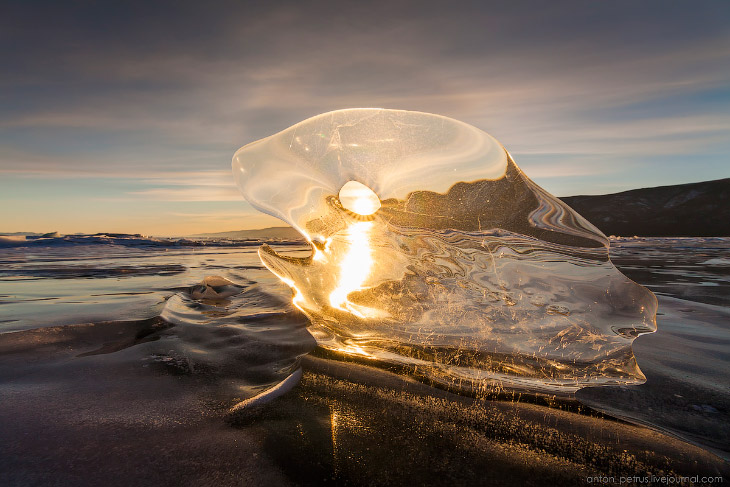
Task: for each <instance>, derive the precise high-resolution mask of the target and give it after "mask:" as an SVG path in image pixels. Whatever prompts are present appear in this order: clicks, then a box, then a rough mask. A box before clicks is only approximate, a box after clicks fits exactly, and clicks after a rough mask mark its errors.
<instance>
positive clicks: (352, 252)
mask: <svg viewBox="0 0 730 487" xmlns="http://www.w3.org/2000/svg"><path fill="white" fill-rule="evenodd" d="M372 227H373V222H371V221H365V222H355V223H353V224H352V225H350V227H349V228H348V229H347V236H346V238H347V242H348V243H349V244H350V246H349V249H348V251H347V254H346V255H345V256H344V257H343V259H342V261H341V262H340V279H339V283H338V286H337V288H335V290H334V291H332V293H331V294H330V304H331V305H332V306H333V307H335V308H337V309H341V310H342V311H347V312H349V313H352V314H354V315H356V316H359V317H361V318H364V317H365V314H364V309H363V308H362V307H361V306H357V305H355V304H353V303H350V302H349V301H348V300H347V295H348V294H350V293H351V292H352V291H356V290H358V289H362V285H363V284H364V283H365V280H366V279H367V277H368V276H369V275H370V270H371V268H372V266H373V255H372V254H373V250H372V248H371V247H370V231H371V230H372Z"/></svg>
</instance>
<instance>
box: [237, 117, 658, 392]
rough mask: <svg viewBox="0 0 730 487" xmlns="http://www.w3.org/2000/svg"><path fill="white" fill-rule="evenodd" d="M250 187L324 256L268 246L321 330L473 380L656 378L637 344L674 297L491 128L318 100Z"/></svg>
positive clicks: (332, 345) (521, 385) (242, 171)
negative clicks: (660, 302) (619, 254)
mask: <svg viewBox="0 0 730 487" xmlns="http://www.w3.org/2000/svg"><path fill="white" fill-rule="evenodd" d="M233 173H234V176H235V180H236V183H237V184H238V186H239V188H240V189H241V191H242V193H243V195H244V197H245V198H246V200H248V202H249V203H250V204H251V205H253V206H254V207H255V208H257V209H258V210H260V211H262V212H264V213H267V214H269V215H273V216H275V217H277V218H280V219H281V220H283V221H285V222H286V223H288V224H289V225H291V226H292V227H294V228H295V229H297V230H298V231H299V232H300V233H301V234H302V235H303V236H304V237H305V238H306V239H307V240H308V241H309V242H311V245H312V255H311V256H310V257H307V258H291V257H288V256H283V255H279V254H277V253H276V252H275V251H274V250H272V249H271V248H270V247H268V246H263V247H262V248H261V249H260V250H259V255H260V257H261V260H262V261H263V263H264V264H265V265H266V267H267V268H268V269H270V270H271V271H272V272H273V273H275V274H276V275H277V276H279V278H281V279H282V280H283V281H284V282H286V283H287V284H288V285H289V286H291V287H292V289H293V291H294V303H295V304H296V306H297V307H298V308H300V309H301V310H302V311H303V312H304V313H305V314H306V315H307V316H308V317H309V319H310V321H311V325H310V331H311V332H312V334H313V335H314V336H315V338H316V339H317V341H318V343H319V344H320V346H322V347H325V348H329V349H332V350H336V351H339V352H343V353H346V354H354V355H359V356H362V357H366V358H371V359H375V360H380V361H385V362H395V363H399V364H404V365H407V366H409V367H412V368H414V369H415V370H416V371H417V373H419V374H423V375H425V376H427V377H429V378H430V379H432V380H435V381H437V382H442V383H446V384H451V385H459V384H462V385H463V384H468V385H470V386H471V387H474V386H476V387H485V388H494V387H509V388H517V389H530V390H537V391H547V392H571V391H574V390H576V389H578V388H580V387H584V386H587V385H602V384H630V383H640V382H643V380H644V376H643V375H642V373H641V371H640V370H639V368H638V366H637V364H636V360H635V358H634V355H633V352H632V349H631V343H632V341H633V340H634V339H635V338H636V337H637V336H638V335H639V334H641V333H647V332H652V331H655V330H656V324H655V315H656V299H655V297H654V295H653V294H652V293H651V292H649V291H648V290H647V289H645V288H643V287H642V286H640V285H638V284H636V283H634V282H632V281H631V280H629V279H628V278H626V277H625V276H624V275H623V274H621V273H620V272H619V271H618V270H617V269H616V268H615V267H614V266H613V264H611V261H610V260H609V256H608V239H607V238H606V237H605V236H604V235H603V234H602V233H601V232H600V231H599V230H598V229H597V228H596V227H594V226H593V225H591V224H590V223H589V222H587V221H586V220H585V219H584V218H582V217H581V216H580V215H579V214H577V213H576V212H575V211H573V210H572V209H571V208H569V207H568V206H567V205H565V204H564V203H563V202H561V201H560V200H559V199H557V198H555V197H553V196H552V195H550V194H549V193H548V192H546V191H545V190H544V189H542V188H540V187H539V186H538V185H536V184H535V183H534V182H532V181H531V180H530V179H528V178H527V176H525V174H524V173H523V172H522V171H521V170H520V169H519V168H518V167H517V165H516V164H515V163H514V161H513V160H512V158H511V156H510V155H509V153H508V152H507V151H506V150H505V149H504V148H503V147H502V145H500V143H499V142H497V140H495V139H494V138H493V137H491V136H490V135H488V134H487V133H485V132H483V131H481V130H479V129H477V128H475V127H473V126H470V125H468V124H466V123H462V122H459V121H457V120H453V119H450V118H446V117H443V116H439V115H433V114H428V113H419V112H409V111H401V110H384V109H351V110H340V111H335V112H330V113H325V114H322V115H318V116H316V117H313V118H310V119H308V120H305V121H303V122H301V123H298V124H296V125H294V126H293V127H290V128H288V129H286V130H284V131H283V132H280V133H278V134H276V135H272V136H270V137H267V138H265V139H262V140H259V141H257V142H253V143H251V144H248V145H246V146H245V147H243V148H241V149H240V150H238V152H236V154H235V156H234V157H233Z"/></svg>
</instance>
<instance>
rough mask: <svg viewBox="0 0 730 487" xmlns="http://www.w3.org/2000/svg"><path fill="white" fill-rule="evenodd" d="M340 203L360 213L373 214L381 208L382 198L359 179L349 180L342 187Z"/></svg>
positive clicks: (364, 214)
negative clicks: (358, 180) (359, 181)
mask: <svg viewBox="0 0 730 487" xmlns="http://www.w3.org/2000/svg"><path fill="white" fill-rule="evenodd" d="M339 197H340V203H342V206H343V207H345V208H346V209H348V210H350V211H352V212H353V213H357V214H358V215H363V216H367V215H372V214H373V213H375V212H376V211H378V210H379V209H380V198H378V195H376V194H375V192H374V191H373V190H372V189H370V188H368V187H367V186H365V185H364V184H362V183H358V182H357V181H348V182H347V183H345V185H344V186H342V189H340V195H339Z"/></svg>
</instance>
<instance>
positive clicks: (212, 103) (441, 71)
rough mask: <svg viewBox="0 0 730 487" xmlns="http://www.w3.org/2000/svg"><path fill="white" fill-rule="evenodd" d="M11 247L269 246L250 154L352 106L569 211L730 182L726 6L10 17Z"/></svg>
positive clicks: (373, 7) (66, 12) (168, 10)
mask: <svg viewBox="0 0 730 487" xmlns="http://www.w3.org/2000/svg"><path fill="white" fill-rule="evenodd" d="M0 42H1V43H2V45H3V50H2V52H0V61H1V62H2V66H3V75H2V76H0V207H1V208H2V210H0V231H4V232H14V231H52V230H57V231H60V232H63V233H70V232H101V231H109V232H133V233H145V234H155V235H179V234H191V233H198V232H208V231H225V230H235V229H242V228H260V227H263V226H272V225H278V224H279V222H278V220H275V219H273V218H270V217H267V216H265V215H261V214H259V213H258V212H256V211H254V210H253V209H252V208H251V207H250V206H248V205H247V204H246V203H245V202H244V201H243V199H242V197H240V196H239V194H238V192H237V190H236V189H235V188H234V186H233V185H232V178H231V176H230V159H231V156H232V154H233V152H234V151H235V150H236V149H238V148H239V147H241V146H243V145H245V144H247V143H249V142H252V141H254V140H256V139H259V138H261V137H265V136H267V135H270V134H273V133H275V132H278V131H280V130H283V129H285V128H287V127H289V126H290V125H292V124H294V123H296V122H298V121H301V120H303V119H305V118H308V117H310V116H313V115H316V114H319V113H322V112H326V111H329V110H334V109H340V108H351V107H371V106H375V107H384V108H400V109H408V110H419V111H426V112H432V113H439V114H442V115H446V116H449V117H453V118H456V119H459V120H463V121H465V122H467V123H471V124H472V125H475V126H477V127H479V128H481V129H483V130H485V131H487V132H489V133H490V134H492V135H493V136H495V137H496V138H497V139H498V140H499V141H500V142H502V144H504V145H505V147H507V149H508V150H509V151H510V153H511V154H512V155H513V156H514V158H515V160H516V161H517V164H518V165H519V166H520V167H521V168H522V169H523V170H524V171H525V172H526V173H527V175H528V176H530V177H531V178H532V179H533V180H535V181H536V182H537V183H538V184H540V185H541V186H543V187H544V188H546V189H547V190H548V191H550V192H552V193H553V194H556V195H558V196H568V195H575V194H603V193H609V192H616V191H622V190H626V189H633V188H639V187H647V186H658V185H665V184H678V183H685V182H694V181H702V180H710V179H719V178H724V177H730V158H729V156H728V154H730V2H727V1H719V0H718V1H692V2H690V1H677V2H666V1H652V0H646V1H641V2H636V1H621V0H619V1H611V2H608V1H583V0H582V1H575V2H573V1H560V2H554V1H516V2H489V1H481V2H430V1H419V2H415V1H414V2H397V1H392V0H391V1H385V2H380V3H379V2H361V3H359V4H355V3H354V2H351V3H348V2H341V1H340V2H289V3H287V2H124V3H122V2H118V3H112V2H48V3H44V2H28V1H23V2H13V1H10V2H4V3H3V5H2V7H0Z"/></svg>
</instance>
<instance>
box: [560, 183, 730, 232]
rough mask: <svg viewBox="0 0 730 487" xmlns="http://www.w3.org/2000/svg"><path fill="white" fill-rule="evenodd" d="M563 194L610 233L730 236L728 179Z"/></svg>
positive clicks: (729, 188)
mask: <svg viewBox="0 0 730 487" xmlns="http://www.w3.org/2000/svg"><path fill="white" fill-rule="evenodd" d="M560 199H561V200H563V201H564V202H565V203H567V204H568V206H570V207H571V208H573V209H574V210H576V211H577V212H578V213H580V214H581V215H583V216H584V217H585V218H586V219H587V220H588V221H590V222H591V223H593V224H594V225H595V226H597V227H598V228H599V229H600V230H601V231H602V232H603V233H605V234H606V235H621V236H633V235H638V236H640V237H649V236H652V237H725V236H730V178H726V179H718V180H716V181H706V182H702V183H689V184H677V185H674V186H659V187H656V188H642V189H633V190H630V191H623V192H621V193H614V194H606V195H600V196H568V197H565V198H560Z"/></svg>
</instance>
